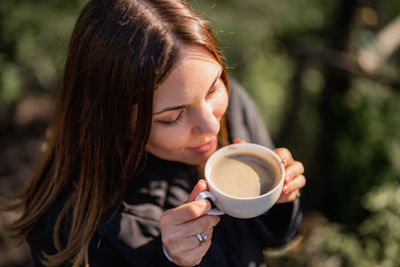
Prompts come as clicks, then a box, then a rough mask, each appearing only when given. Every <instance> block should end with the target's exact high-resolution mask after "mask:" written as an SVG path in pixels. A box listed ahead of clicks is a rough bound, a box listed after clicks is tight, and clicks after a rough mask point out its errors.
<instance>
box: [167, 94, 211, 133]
mask: <svg viewBox="0 0 400 267" xmlns="http://www.w3.org/2000/svg"><path fill="white" fill-rule="evenodd" d="M217 90H218V88H216V89H212V90H211V91H209V92H208V93H207V96H210V95H212V94H214V93H215V92H216V91H217ZM182 114H183V111H181V112H180V113H179V115H178V117H177V118H176V119H175V120H172V121H162V122H161V123H162V124H164V125H165V126H168V127H174V126H175V125H177V124H178V123H179V122H180V121H181V119H182Z"/></svg>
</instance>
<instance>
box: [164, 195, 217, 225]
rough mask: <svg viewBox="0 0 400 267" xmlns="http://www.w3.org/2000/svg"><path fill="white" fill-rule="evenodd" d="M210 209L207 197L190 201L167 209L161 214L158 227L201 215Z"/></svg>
mask: <svg viewBox="0 0 400 267" xmlns="http://www.w3.org/2000/svg"><path fill="white" fill-rule="evenodd" d="M210 210H211V203H210V201H208V200H207V199H201V200H198V201H192V202H189V203H185V204H182V205H180V206H178V207H176V208H174V209H171V210H168V211H167V212H165V213H164V214H163V216H161V219H160V227H161V228H168V227H169V226H176V225H180V224H183V223H185V222H187V221H191V220H194V219H196V218H198V217H200V216H203V215H204V214H206V213H207V212H209V211H210Z"/></svg>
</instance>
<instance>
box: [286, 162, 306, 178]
mask: <svg viewBox="0 0 400 267" xmlns="http://www.w3.org/2000/svg"><path fill="white" fill-rule="evenodd" d="M303 173H304V166H303V163H301V162H300V161H294V162H293V163H292V164H290V165H289V166H287V167H286V169H285V183H289V182H290V181H291V180H292V179H293V178H294V177H296V176H297V175H302V174H303Z"/></svg>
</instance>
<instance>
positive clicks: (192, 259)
mask: <svg viewBox="0 0 400 267" xmlns="http://www.w3.org/2000/svg"><path fill="white" fill-rule="evenodd" d="M194 238H196V237H194ZM195 241H197V240H195ZM197 243H198V241H197ZM210 246H211V238H207V240H206V241H205V242H204V243H203V244H202V245H201V246H199V245H198V244H197V247H195V248H194V249H192V250H188V251H185V252H184V253H179V254H178V255H177V256H176V258H175V259H174V258H172V259H173V260H174V262H175V263H177V264H178V265H182V266H193V265H198V264H200V262H201V260H202V259H203V257H204V255H205V254H206V252H207V251H208V249H209V248H210Z"/></svg>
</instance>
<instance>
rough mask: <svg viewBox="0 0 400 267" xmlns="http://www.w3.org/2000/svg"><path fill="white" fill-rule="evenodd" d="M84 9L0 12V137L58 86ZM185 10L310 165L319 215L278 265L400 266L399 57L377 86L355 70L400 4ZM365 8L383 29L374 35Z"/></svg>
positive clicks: (279, 134)
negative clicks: (24, 105)
mask: <svg viewBox="0 0 400 267" xmlns="http://www.w3.org/2000/svg"><path fill="white" fill-rule="evenodd" d="M86 2H87V0H67V1H65V0H64V1H61V0H53V1H44V0H1V1H0V126H2V125H3V122H4V121H7V120H12V119H13V118H12V116H10V114H13V110H14V109H15V106H16V105H17V104H18V103H19V102H20V101H21V99H22V98H23V97H24V96H25V95H27V94H28V93H32V92H35V93H48V92H49V91H52V90H54V89H55V88H56V87H57V80H58V75H59V69H60V67H61V65H62V63H63V57H64V54H65V50H66V47H67V42H68V37H69V35H70V33H71V30H72V27H73V25H74V22H75V19H76V18H77V16H78V14H79V10H80V9H81V7H82V6H83V5H84V4H85V3H86ZM188 2H189V4H190V5H191V6H192V7H193V8H194V9H195V10H196V11H197V12H198V13H199V14H200V15H201V16H202V17H203V18H205V19H206V20H208V21H209V22H210V23H211V25H212V27H213V29H214V30H215V32H216V33H217V39H218V42H219V44H220V47H221V49H222V52H223V55H224V56H225V58H226V60H225V61H226V65H227V67H228V70H229V73H230V75H231V76H232V77H234V78H235V79H237V80H238V81H239V82H240V83H241V84H242V85H243V86H244V87H245V88H246V89H247V90H248V92H249V93H250V94H251V95H252V96H253V98H254V99H255V101H256V102H257V104H258V105H259V110H260V111H261V113H262V115H263V117H264V118H265V122H266V124H267V126H268V128H269V130H270V132H271V134H272V136H273V139H274V140H276V142H277V145H278V146H286V147H288V148H289V149H290V150H291V151H292V153H293V154H294V156H295V158H296V159H298V160H300V161H302V162H303V163H304V165H305V166H306V176H307V181H308V182H307V187H306V188H305V190H304V194H303V196H304V199H305V208H306V210H308V211H318V212H320V213H321V214H322V216H320V217H318V218H317V219H312V218H311V219H309V220H308V223H311V225H309V226H308V229H309V231H308V232H307V235H306V236H305V238H304V242H303V243H302V245H303V248H302V250H301V253H299V254H295V255H296V259H290V257H288V256H286V257H285V258H284V259H283V261H279V263H280V264H277V265H276V266H324V267H325V266H375V265H377V266H388V267H389V266H399V265H400V263H399V260H398V259H397V258H396V255H400V248H399V246H400V234H399V229H400V228H399V227H398V226H399V225H400V219H399V218H400V211H399V207H400V203H399V195H400V191H399V190H400V189H399V188H400V187H399V177H400V116H398V114H399V111H400V91H399V86H398V84H399V80H396V79H398V76H399V75H398V73H399V72H400V64H399V62H400V60H399V59H400V53H399V52H398V51H399V49H397V53H395V54H393V55H392V56H391V57H390V58H389V59H388V60H386V61H385V62H384V65H383V66H382V68H380V69H379V72H378V73H375V74H374V75H371V74H368V73H366V72H363V71H362V69H361V68H360V65H359V59H360V52H361V51H363V50H364V49H371V48H374V47H375V45H376V38H377V35H378V33H379V31H380V30H382V28H383V27H384V26H385V25H387V24H388V23H390V21H392V20H393V19H394V18H395V17H396V16H398V14H400V4H399V3H400V2H399V1H395V0H388V1H350V0H348V1H347V2H346V1H345V0H341V1H330V0H296V1H291V0H281V1H279V3H277V2H276V1H262V0H246V1H240V0H218V1H217V0H190V1H188ZM344 2H346V3H351V2H352V3H354V2H356V4H357V5H358V6H357V8H356V12H355V13H354V18H353V20H352V24H351V29H350V31H349V32H341V31H344V30H343V29H337V28H336V27H337V25H336V24H335V22H337V18H338V15H340V14H339V13H338V10H339V7H340V3H344ZM371 3H374V4H371ZM349 5H350V4H349ZM345 7H346V6H345ZM366 8H369V9H367V10H368V12H369V14H373V16H376V18H377V22H376V24H374V25H371V24H368V25H367V23H366V21H365V18H364V17H363V13H362V12H363V10H366ZM374 18H375V17H374ZM335 30H336V31H337V30H339V33H342V34H343V35H346V34H348V38H347V39H346V40H347V43H346V46H345V47H344V48H341V49H342V50H343V51H342V50H340V51H337V49H338V48H337V47H334V42H335V40H333V39H334V38H333V36H335V35H334V34H335ZM335 37H337V36H335ZM339 37H341V36H340V34H339ZM361 59H362V58H361ZM338 69H339V70H340V71H341V73H342V74H343V75H345V76H346V77H348V79H349V81H348V86H346V87H343V88H342V87H340V86H339V87H338V88H334V89H333V91H329V92H327V91H328V90H332V88H330V87H329V85H330V84H332V83H335V82H336V79H332V77H330V76H329V74H330V71H331V70H338ZM336 78H338V79H340V78H343V77H341V75H340V77H336ZM391 81H395V82H396V81H397V87H396V83H394V84H392V83H391ZM328 88H329V89H328ZM327 93H329V97H328V100H327V102H324V101H323V100H324V96H326V95H327ZM287 122H288V123H287ZM286 123H287V125H286ZM327 136H328V138H327ZM324 161H325V162H324ZM322 163H324V164H325V165H323V167H324V168H325V167H326V169H322V171H323V172H318V170H319V169H321V165H322ZM0 172H1V170H0ZM326 217H328V218H329V221H328V220H327V219H326ZM306 224H307V220H306ZM396 226H397V227H396ZM285 262H286V263H287V262H289V263H290V264H286V265H285Z"/></svg>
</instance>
